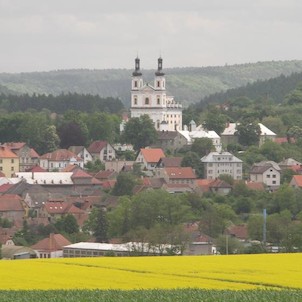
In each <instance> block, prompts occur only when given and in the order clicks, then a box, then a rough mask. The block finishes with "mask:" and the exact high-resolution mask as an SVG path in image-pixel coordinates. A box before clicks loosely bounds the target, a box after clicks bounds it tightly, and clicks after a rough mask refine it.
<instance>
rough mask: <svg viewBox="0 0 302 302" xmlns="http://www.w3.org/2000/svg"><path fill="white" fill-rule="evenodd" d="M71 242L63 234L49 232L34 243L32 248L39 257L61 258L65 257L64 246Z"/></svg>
mask: <svg viewBox="0 0 302 302" xmlns="http://www.w3.org/2000/svg"><path fill="white" fill-rule="evenodd" d="M70 244H71V242H70V241H69V240H68V239H66V238H65V237H64V236H63V235H61V234H54V233H51V234H49V237H47V238H44V239H42V240H40V241H39V242H37V243H36V244H34V245H32V246H31V248H32V249H33V250H34V251H35V252H36V254H37V256H38V258H61V257H63V247H64V246H66V245H70Z"/></svg>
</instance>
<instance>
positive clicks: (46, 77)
mask: <svg viewBox="0 0 302 302" xmlns="http://www.w3.org/2000/svg"><path fill="white" fill-rule="evenodd" d="M164 63H165V62H164ZM132 71H133V70H127V69H108V70H87V69H81V70H57V71H49V72H32V73H18V74H9V73H1V74H0V93H4V94H19V95H20V94H29V95H32V94H34V93H36V94H45V95H49V94H52V95H54V96H56V95H60V94H62V93H64V94H67V93H78V94H91V95H99V96H101V97H113V98H119V99H120V100H121V101H122V102H123V104H124V105H125V106H129V102H130V80H131V75H132ZM154 71H155V70H142V73H143V77H144V79H145V80H146V81H147V82H148V81H152V80H153V76H154ZM164 72H165V73H166V79H167V89H168V93H169V94H171V95H173V96H174V97H175V99H176V100H177V101H181V102H182V103H183V105H184V106H187V105H189V104H191V103H196V102H199V101H200V100H201V99H203V98H205V97H206V96H209V95H211V94H214V93H218V92H221V91H226V90H228V89H232V88H237V87H241V86H244V85H246V84H247V83H253V82H255V81H257V80H266V79H271V78H275V77H278V76H280V75H281V74H282V75H285V76H287V75H290V74H292V73H299V72H302V61H298V60H294V61H271V62H258V63H249V64H241V65H230V66H229V65H225V66H216V67H184V68H167V69H165V68H164Z"/></svg>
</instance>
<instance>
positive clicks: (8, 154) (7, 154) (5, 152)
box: [0, 145, 18, 158]
mask: <svg viewBox="0 0 302 302" xmlns="http://www.w3.org/2000/svg"><path fill="white" fill-rule="evenodd" d="M0 158H18V156H17V155H16V154H15V153H14V152H13V151H12V150H11V149H10V148H8V147H6V146H3V145H1V146H0Z"/></svg>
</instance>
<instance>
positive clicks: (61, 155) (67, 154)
mask: <svg viewBox="0 0 302 302" xmlns="http://www.w3.org/2000/svg"><path fill="white" fill-rule="evenodd" d="M40 158H41V159H48V160H51V161H64V160H70V159H71V158H75V159H76V160H78V161H82V158H80V157H78V156H77V155H75V154H74V153H72V152H71V151H68V150H67V149H58V150H56V151H54V152H51V153H46V154H43V155H42V156H41V157H40Z"/></svg>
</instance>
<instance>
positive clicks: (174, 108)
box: [130, 58, 182, 131]
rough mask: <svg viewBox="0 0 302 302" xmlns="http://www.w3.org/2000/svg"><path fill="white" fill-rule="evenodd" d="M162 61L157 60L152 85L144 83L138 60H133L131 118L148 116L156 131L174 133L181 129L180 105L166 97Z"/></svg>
mask: <svg viewBox="0 0 302 302" xmlns="http://www.w3.org/2000/svg"><path fill="white" fill-rule="evenodd" d="M162 64H163V60H162V58H159V59H158V68H157V71H156V72H155V77H154V84H153V85H151V84H149V83H144V81H143V77H142V73H141V71H140V59H139V58H136V59H135V70H134V72H133V73H132V84H131V109H130V111H131V117H132V118H133V117H140V116H142V115H145V114H146V115H148V116H149V117H150V118H151V119H152V121H153V122H154V127H155V129H156V130H158V131H163V130H164V131H176V130H180V129H181V128H182V105H181V104H179V103H177V102H176V101H175V100H174V98H173V97H172V96H167V92H166V79H165V74H164V73H163V70H162V66H163V65H162Z"/></svg>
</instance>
